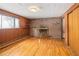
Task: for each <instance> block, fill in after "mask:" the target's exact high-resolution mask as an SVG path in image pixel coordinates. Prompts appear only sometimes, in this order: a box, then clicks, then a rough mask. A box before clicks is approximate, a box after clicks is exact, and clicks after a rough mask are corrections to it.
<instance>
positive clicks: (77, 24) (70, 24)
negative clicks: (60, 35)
mask: <svg viewBox="0 0 79 59" xmlns="http://www.w3.org/2000/svg"><path fill="white" fill-rule="evenodd" d="M65 21H66V24H65V25H66V33H65V34H66V36H65V42H66V43H67V44H68V45H69V46H70V47H71V48H72V50H73V51H74V52H75V53H76V54H77V55H79V46H78V45H79V4H75V5H73V6H72V7H71V8H70V9H69V10H68V11H67V12H66V14H65Z"/></svg>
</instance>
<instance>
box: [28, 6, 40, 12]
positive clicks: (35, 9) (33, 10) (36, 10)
mask: <svg viewBox="0 0 79 59" xmlns="http://www.w3.org/2000/svg"><path fill="white" fill-rule="evenodd" d="M28 9H29V10H30V11H31V12H38V11H39V10H40V8H39V7H38V6H30V7H29V8H28Z"/></svg>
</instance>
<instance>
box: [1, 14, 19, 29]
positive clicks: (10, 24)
mask: <svg viewBox="0 0 79 59" xmlns="http://www.w3.org/2000/svg"><path fill="white" fill-rule="evenodd" d="M0 28H19V19H18V18H15V17H10V16H5V15H0Z"/></svg>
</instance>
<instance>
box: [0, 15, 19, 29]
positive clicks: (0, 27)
mask: <svg viewBox="0 0 79 59" xmlns="http://www.w3.org/2000/svg"><path fill="white" fill-rule="evenodd" d="M0 15H1V18H0V19H1V22H0V29H16V28H20V21H19V18H18V17H13V16H8V15H4V14H0ZM2 16H6V17H12V18H14V20H13V21H14V22H13V23H14V24H13V27H12V28H6V27H5V28H3V27H2ZM16 18H17V19H18V24H19V26H18V27H17V26H16V24H15V23H16V22H15V21H16V20H15V19H16Z"/></svg>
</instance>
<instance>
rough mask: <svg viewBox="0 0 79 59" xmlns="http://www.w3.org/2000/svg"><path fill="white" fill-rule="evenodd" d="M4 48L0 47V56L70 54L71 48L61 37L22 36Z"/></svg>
mask: <svg viewBox="0 0 79 59" xmlns="http://www.w3.org/2000/svg"><path fill="white" fill-rule="evenodd" d="M23 39H25V40H21V41H19V42H17V43H14V44H12V45H10V46H8V47H6V48H3V49H0V56H72V55H75V54H73V53H72V51H71V49H70V48H69V47H67V46H65V45H64V42H63V40H61V39H52V38H35V37H31V38H29V39H27V38H23Z"/></svg>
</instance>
